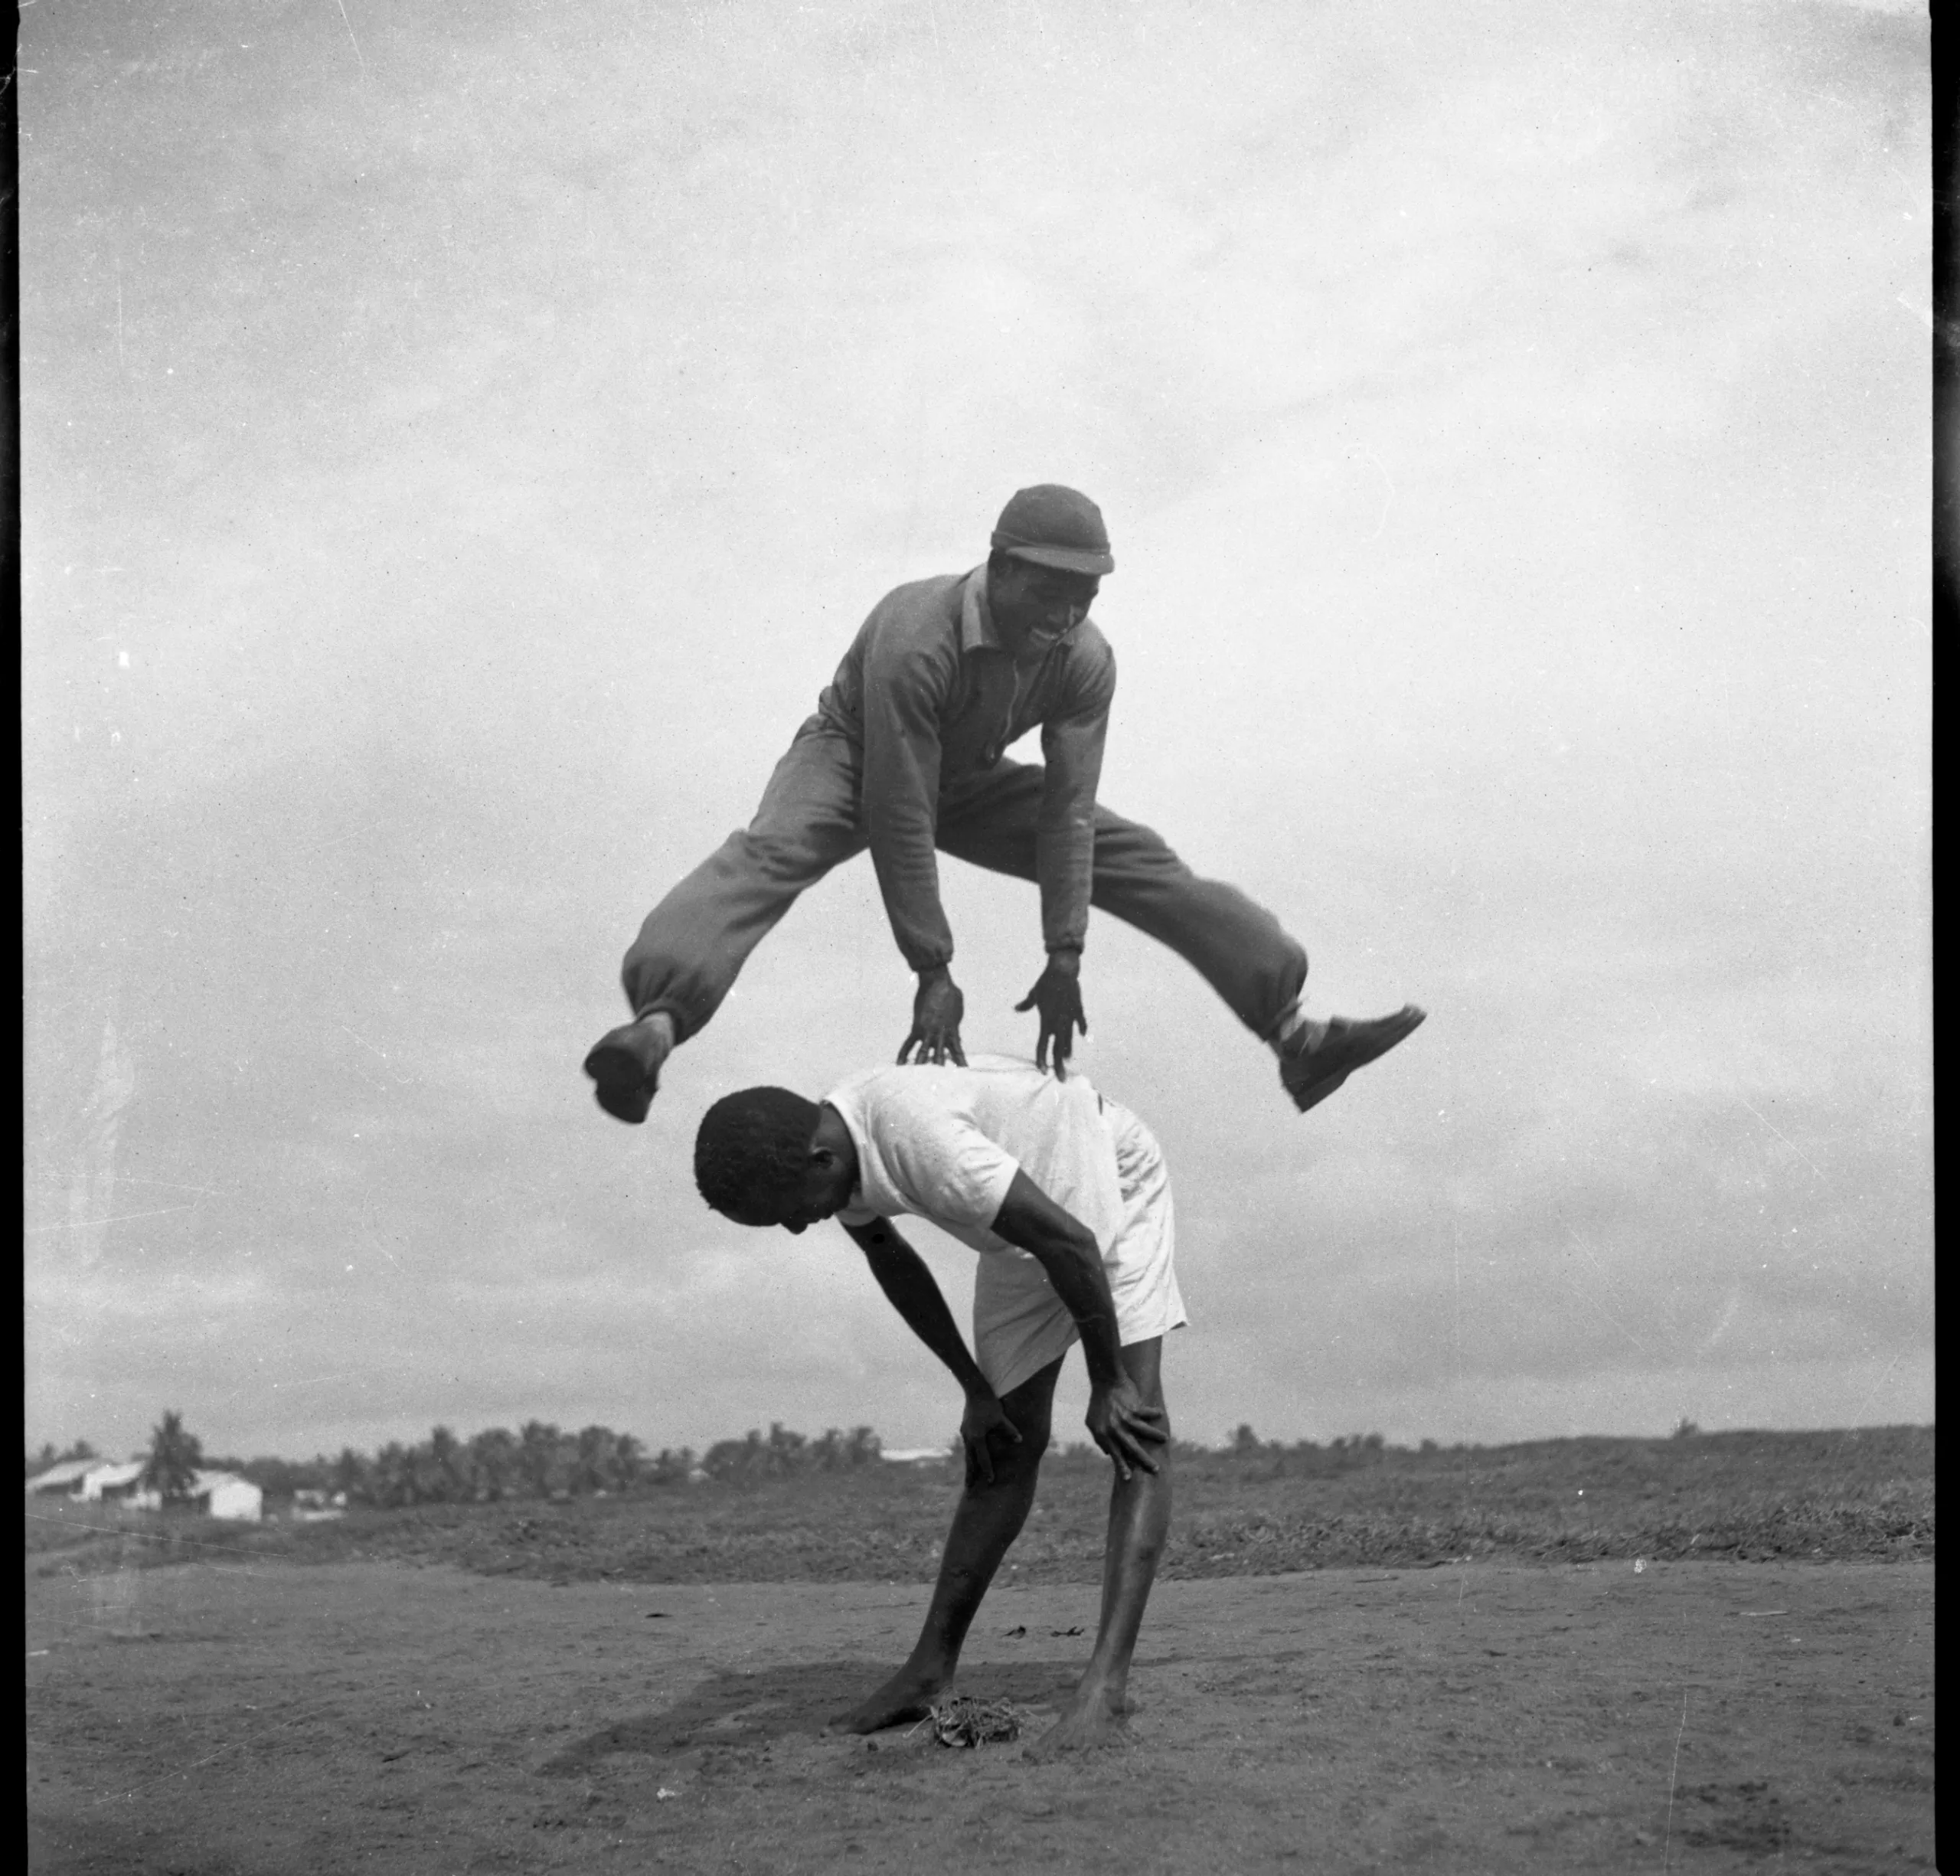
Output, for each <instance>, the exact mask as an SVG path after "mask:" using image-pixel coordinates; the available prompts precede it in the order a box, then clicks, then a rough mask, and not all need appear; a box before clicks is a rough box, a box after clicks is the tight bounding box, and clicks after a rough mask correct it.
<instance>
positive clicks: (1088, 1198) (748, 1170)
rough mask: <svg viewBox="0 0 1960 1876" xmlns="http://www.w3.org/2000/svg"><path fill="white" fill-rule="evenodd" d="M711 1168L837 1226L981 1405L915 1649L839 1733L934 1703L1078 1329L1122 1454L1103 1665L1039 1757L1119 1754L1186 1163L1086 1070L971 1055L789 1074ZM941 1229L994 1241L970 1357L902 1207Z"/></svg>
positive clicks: (1108, 1566)
mask: <svg viewBox="0 0 1960 1876" xmlns="http://www.w3.org/2000/svg"><path fill="white" fill-rule="evenodd" d="M694 1178H695V1182H696V1184H697V1185H699V1187H700V1188H701V1196H702V1197H703V1198H705V1199H706V1200H707V1202H708V1203H709V1204H710V1205H711V1206H713V1207H714V1209H715V1210H716V1211H719V1212H721V1213H723V1214H725V1215H726V1216H727V1217H730V1218H733V1219H734V1220H735V1221H737V1223H738V1224H750V1225H759V1226H763V1225H781V1226H782V1227H784V1228H785V1229H786V1230H787V1231H795V1232H801V1231H805V1230H807V1229H808V1227H810V1226H811V1225H812V1224H815V1222H816V1221H818V1219H821V1218H830V1217H835V1218H836V1219H837V1220H838V1222H839V1223H840V1224H842V1225H843V1227H844V1230H845V1231H847V1232H848V1233H849V1234H850V1235H851V1237H852V1238H854V1240H856V1242H857V1244H858V1246H859V1247H860V1248H861V1250H863V1251H864V1256H865V1258H866V1260H867V1262H868V1263H870V1265H871V1274H872V1275H873V1276H874V1277H875V1278H876V1279H877V1282H878V1284H879V1286H880V1288H881V1289H883V1290H884V1293H885V1295H886V1296H887V1297H888V1298H889V1299H890V1302H891V1303H892V1306H893V1308H895V1309H897V1311H898V1312H899V1314H900V1315H901V1316H903V1318H904V1319H905V1321H906V1323H907V1324H908V1325H910V1328H911V1329H912V1332H913V1334H914V1335H916V1336H917V1337H918V1338H919V1339H920V1341H921V1342H923V1343H924V1344H925V1345H926V1347H927V1348H929V1349H931V1350H932V1351H933V1354H935V1355H937V1356H938V1357H939V1359H940V1360H941V1361H942V1362H944V1363H945V1364H946V1367H947V1368H949V1369H950V1370H951V1371H952V1374H953V1377H954V1378H955V1380H956V1381H958V1382H959V1384H960V1386H961V1387H962V1389H963V1390H964V1391H965V1396H966V1407H965V1413H964V1414H963V1415H962V1418H961V1420H960V1429H959V1436H960V1443H961V1446H962V1449H963V1450H964V1453H965V1489H964V1490H963V1492H962V1494H961V1496H960V1500H959V1505H958V1507H957V1508H956V1509H955V1512H954V1513H953V1520H952V1531H950V1532H949V1534H948V1536H947V1538H946V1550H945V1553H944V1554H943V1556H942V1558H941V1560H940V1564H939V1580H938V1582H937V1583H936V1586H935V1587H934V1589H933V1600H932V1603H931V1605H930V1606H929V1609H928V1610H927V1611H926V1620H925V1626H924V1627H923V1629H921V1631H920V1636H919V1639H918V1642H917V1644H916V1646H914V1647H913V1650H912V1652H911V1654H910V1656H909V1657H908V1658H907V1659H906V1662H905V1664H904V1665H903V1667H901V1668H899V1670H898V1671H897V1673H895V1674H894V1675H892V1677H891V1678H890V1679H889V1680H888V1681H887V1682H885V1684H884V1685H883V1686H882V1687H880V1688H878V1689H877V1691H875V1692H874V1693H872V1694H871V1695H870V1696H869V1697H868V1698H867V1699H866V1700H864V1701H863V1702H862V1704H860V1705H859V1706H857V1707H856V1708H853V1709H852V1710H851V1711H850V1712H848V1713H847V1714H840V1715H839V1716H838V1720H837V1721H836V1724H838V1725H840V1726H843V1727H848V1728H849V1729H850V1730H851V1731H854V1732H859V1733H870V1732H874V1731H877V1729H879V1728H880V1727H887V1726H896V1725H897V1724H900V1722H902V1721H907V1720H916V1719H918V1718H920V1717H922V1716H923V1714H925V1713H926V1710H927V1708H929V1705H930V1704H931V1703H932V1702H933V1701H934V1700H935V1699H936V1698H937V1697H938V1696H939V1695H940V1694H941V1693H942V1691H944V1690H945V1689H946V1688H947V1687H948V1686H949V1685H950V1684H951V1682H952V1678H953V1672H954V1670H955V1668H957V1666H958V1665H959V1651H960V1647H961V1644H962V1642H964V1641H965V1639H966V1633H967V1630H968V1629H969V1627H971V1626H972V1622H973V1618H974V1616H975V1614H976V1613H978V1610H979V1607H980V1602H981V1599H982V1597H984V1596H985V1594H986V1593H987V1587H988V1584H989V1583H991V1582H992V1581H993V1580H994V1574H995V1571H996V1570H998V1569H999V1567H1000V1564H1001V1558H1002V1557H1004V1556H1005V1554H1007V1551H1008V1546H1009V1545H1010V1544H1012V1543H1013V1542H1014V1538H1016V1536H1017V1535H1018V1534H1019V1533H1020V1531H1021V1525H1022V1524H1023V1523H1024V1521H1025V1520H1026V1518H1027V1513H1028V1508H1029V1507H1030V1506H1031V1505H1032V1504H1033V1502H1034V1483H1035V1476H1036V1474H1037V1472H1038V1471H1039V1470H1040V1463H1041V1454H1042V1452H1043V1450H1044V1448H1045V1447H1046V1446H1047V1443H1048V1436H1049V1415H1050V1410H1051V1408H1052V1406H1053V1404H1054V1393H1055V1380H1056V1377H1057V1374H1060V1371H1061V1365H1062V1358H1063V1355H1065V1354H1066V1353H1067V1351H1068V1348H1069V1345H1070V1343H1072V1342H1075V1341H1076V1340H1077V1339H1078V1338H1079V1339H1080V1342H1081V1343H1082V1349H1083V1358H1084V1360H1085V1361H1086V1363H1087V1365H1088V1368H1089V1414H1088V1426H1089V1434H1090V1436H1091V1437H1092V1438H1093V1440H1095V1442H1096V1444H1097V1445H1098V1446H1100V1447H1101V1448H1102V1449H1103V1451H1104V1452H1105V1453H1107V1454H1108V1455H1109V1458H1110V1460H1111V1462H1112V1464H1113V1466H1114V1467H1115V1472H1116V1477H1115V1479H1114V1482H1113V1483H1112V1487H1111V1492H1110V1502H1109V1544H1108V1549H1107V1551H1106V1554H1105V1556H1104V1559H1103V1606H1102V1614H1101V1616H1100V1619H1099V1623H1098V1625H1097V1628H1096V1645H1095V1648H1094V1650H1093V1652H1092V1653H1091V1655H1090V1656H1089V1666H1088V1668H1087V1669H1086V1672H1084V1673H1083V1677H1082V1680H1081V1682H1080V1685H1078V1686H1077V1687H1076V1689H1075V1691H1074V1693H1073V1695H1072V1696H1071V1697H1070V1699H1069V1701H1068V1702H1067V1705H1066V1707H1065V1708H1064V1709H1063V1713H1062V1715H1061V1717H1060V1720H1059V1721H1057V1723H1056V1724H1055V1726H1054V1727H1053V1728H1052V1729H1051V1730H1050V1731H1049V1732H1048V1733H1047V1734H1046V1735H1044V1737H1043V1738H1042V1739H1041V1740H1040V1741H1038V1742H1037V1744H1036V1747H1035V1750H1037V1752H1041V1751H1053V1750H1063V1749H1067V1748H1070V1747H1080V1746H1093V1745H1099V1744H1103V1743H1105V1742H1106V1741H1107V1740H1109V1739H1111V1738H1112V1737H1113V1736H1114V1734H1115V1733H1116V1730H1117V1729H1118V1728H1119V1727H1120V1725H1121V1724H1122V1720H1123V1716H1124V1714H1125V1711H1127V1707H1126V1699H1125V1690H1126V1688H1127V1685H1128V1682H1129V1668H1130V1658H1131V1655H1132V1653H1133V1652H1135V1647H1136V1638H1137V1631H1138V1627H1139V1626H1141V1624H1142V1620H1143V1611H1144V1605H1145V1602H1146V1601H1147V1600H1148V1597H1149V1594H1150V1586H1151V1583H1152V1579H1153V1578H1154V1577H1155V1574H1156V1571H1157V1564H1158V1557H1160V1556H1161V1554H1162V1552H1163V1548H1164V1538H1165V1531H1166V1529H1167V1528H1168V1525H1169V1522H1170V1517H1171V1448H1170V1433H1171V1430H1170V1425H1169V1422H1168V1420H1167V1419H1166V1417H1165V1407H1164V1391H1163V1384H1162V1380H1161V1374H1160V1372H1159V1364H1160V1361H1161V1355H1162V1352H1163V1338H1164V1337H1165V1335H1167V1334H1168V1332H1170V1331H1171V1330H1172V1329H1177V1328H1178V1327H1180V1326H1181V1325H1182V1324H1183V1322H1184V1319H1185V1318H1184V1300H1183V1299H1182V1297H1181V1296H1179V1294H1178V1280H1177V1274H1176V1272H1175V1271H1174V1269H1173V1268H1172V1262H1171V1259H1172V1250H1173V1242H1172V1240H1173V1238H1174V1220H1173V1217H1172V1212H1171V1185H1170V1178H1169V1175H1168V1174H1167V1172H1165V1166H1164V1158H1163V1155H1162V1153H1161V1151H1160V1149H1158V1144H1157V1142H1156V1140H1155V1139H1154V1138H1153V1137H1152V1134H1151V1132H1150V1130H1149V1129H1148V1128H1147V1127H1146V1126H1145V1125H1144V1124H1143V1123H1142V1121H1141V1120H1139V1119H1137V1117H1136V1116H1135V1115H1134V1114H1132V1113H1129V1111H1128V1110H1125V1109H1124V1108H1122V1107H1121V1106H1118V1105H1117V1103H1115V1102H1114V1101H1112V1100H1109V1099H1107V1097H1104V1096H1102V1095H1099V1094H1098V1093H1096V1090H1095V1089H1094V1088H1093V1087H1091V1086H1090V1085H1089V1083H1088V1082H1087V1081H1086V1080H1085V1079H1084V1078H1083V1077H1082V1076H1081V1075H1080V1074H1077V1075H1075V1076H1073V1077H1070V1079H1069V1080H1067V1081H1063V1080H1058V1079H1057V1078H1056V1077H1054V1076H1052V1075H1050V1074H1046V1073H1044V1071H1043V1070H1040V1068H1038V1067H1036V1066H1035V1065H1034V1064H1032V1063H1029V1062H1024V1061H1014V1060H1011V1059H1010V1058H1008V1057H1001V1056H984V1055H976V1056H975V1057H974V1058H973V1060H972V1062H970V1063H969V1064H932V1065H927V1066H924V1067H918V1066H914V1067H886V1068H876V1069H872V1070H868V1071H867V1072H866V1073H864V1074H860V1075H856V1076H854V1077H852V1078H851V1080H848V1081H846V1082H844V1083H843V1084H842V1085H841V1086H840V1087H836V1088H834V1089H832V1090H831V1092H830V1093H829V1094H828V1096H827V1097H825V1099H824V1100H822V1101H821V1102H818V1101H811V1100H805V1098H804V1097H802V1096H801V1095H798V1094H792V1093H790V1092H789V1090H786V1089H782V1088H748V1089H744V1090H743V1091H742V1092H740V1093H737V1094H730V1095H727V1096H724V1097H723V1098H722V1099H721V1100H719V1101H717V1102H716V1103H715V1104H714V1106H712V1107H710V1109H709V1110H708V1111H707V1114H706V1116H704V1118H703V1119H702V1121H701V1128H700V1131H699V1132H698V1134H697V1137H696V1139H695V1142H694ZM908 1213H909V1214H913V1215H914V1216H916V1217H923V1218H926V1219H928V1220H929V1221H931V1222H932V1223H933V1224H936V1225H938V1226H939V1227H941V1229H942V1230H944V1231H947V1232H949V1233H950V1234H952V1236H953V1237H956V1238H959V1240H961V1241H962V1242H963V1243H965V1244H970V1245H971V1246H972V1247H973V1248H974V1249H975V1250H977V1251H978V1252H979V1253H980V1259H979V1268H978V1278H977V1280H976V1283H975V1288H974V1298H973V1348H972V1351H971V1352H969V1350H968V1348H967V1345H966V1343H965V1341H964V1340H963V1339H962V1337H961V1335H960V1332H959V1328H958V1326H957V1325H955V1322H954V1321H953V1319H952V1312H951V1311H950V1310H949V1309H948V1308H947V1306H946V1299H945V1298H944V1296H942V1294H941V1293H940V1290H939V1285H938V1284H937V1283H936V1282H935V1281H934V1280H933V1274H932V1273H931V1271H930V1270H929V1269H928V1268H927V1267H926V1264H925V1263H924V1261H923V1259H921V1258H920V1256H919V1254H918V1253H917V1252H916V1251H915V1250H913V1248H912V1247H911V1246H910V1244H907V1243H906V1241H905V1240H904V1238H903V1237H901V1236H900V1234H899V1232H898V1230H897V1227H896V1226H894V1225H893V1223H892V1221H893V1219H894V1218H896V1217H903V1216H904V1215H905V1214H908Z"/></svg>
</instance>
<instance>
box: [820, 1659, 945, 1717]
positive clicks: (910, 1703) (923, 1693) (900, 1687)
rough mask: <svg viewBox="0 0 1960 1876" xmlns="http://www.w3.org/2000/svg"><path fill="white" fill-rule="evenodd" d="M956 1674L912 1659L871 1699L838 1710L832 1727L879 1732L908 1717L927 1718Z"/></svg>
mask: <svg viewBox="0 0 1960 1876" xmlns="http://www.w3.org/2000/svg"><path fill="white" fill-rule="evenodd" d="M951 1679H952V1675H950V1674H945V1673H936V1672H933V1671H932V1670H930V1669H928V1668H915V1667H913V1665H912V1664H911V1663H910V1662H906V1665H904V1666H903V1667H902V1668H900V1669H899V1671H898V1672H897V1673H896V1674H894V1675H893V1676H892V1677H891V1678H890V1680H889V1681H887V1682H886V1683H885V1684H884V1686H883V1687H881V1688H879V1689H878V1691H877V1692H876V1693H875V1694H874V1695H872V1696H871V1698H870V1699H869V1700H866V1701H860V1702H859V1704H857V1705H856V1706H854V1707H853V1708H851V1711H849V1712H848V1713H840V1714H838V1715H837V1716H836V1717H835V1719H833V1720H832V1721H831V1723H830V1724H831V1729H832V1730H833V1731H836V1732H840V1733H876V1732H880V1731H883V1730H884V1728H885V1727H888V1726H903V1724H905V1722H906V1721H908V1720H923V1719H924V1718H925V1717H926V1710H927V1709H928V1708H929V1707H930V1706H931V1705H932V1704H933V1701H935V1700H936V1699H938V1698H939V1695H941V1694H942V1693H943V1692H944V1691H946V1684H947V1682H949V1681H950V1680H951Z"/></svg>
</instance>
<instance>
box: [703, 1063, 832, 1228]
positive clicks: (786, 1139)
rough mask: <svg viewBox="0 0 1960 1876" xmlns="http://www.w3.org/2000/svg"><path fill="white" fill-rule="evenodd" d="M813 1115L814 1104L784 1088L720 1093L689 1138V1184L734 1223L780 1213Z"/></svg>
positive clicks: (804, 1156)
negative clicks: (691, 1169) (691, 1173)
mask: <svg viewBox="0 0 1960 1876" xmlns="http://www.w3.org/2000/svg"><path fill="white" fill-rule="evenodd" d="M818 1112H819V1110H818V1106H817V1103H815V1101H812V1100H805V1099H804V1097H802V1095H800V1094H792V1093H790V1091H789V1090H788V1089H787V1088H743V1089H742V1090H740V1091H739V1092H737V1093H733V1094H724V1096H723V1097H721V1099H720V1100H718V1101H717V1102H716V1103H715V1104H714V1106H712V1107H710V1109H709V1110H707V1113H704V1115H702V1116H701V1126H700V1128H699V1129H698V1130H697V1132H696V1133H695V1135H694V1184H695V1185H697V1186H698V1187H699V1188H701V1197H702V1198H704V1199H706V1200H707V1202H708V1203H709V1204H710V1205H711V1206H713V1207H714V1209H715V1210H716V1211H718V1212H720V1213H721V1214H723V1216H724V1217H730V1218H733V1219H734V1220H735V1221H736V1222H737V1224H761V1223H765V1222H769V1221H767V1220H766V1219H759V1218H757V1217H756V1215H755V1214H756V1213H758V1212H763V1213H767V1212H772V1211H778V1210H780V1209H782V1208H786V1206H787V1205H788V1204H789V1201H791V1200H792V1199H793V1198H795V1195H796V1189H797V1188H798V1186H799V1185H800V1184H801V1183H802V1178H803V1172H804V1168H805V1167H806V1166H808V1164H809V1160H810V1142H811V1141H812V1139H813V1138H814V1137H815V1134H816V1130H817V1117H818Z"/></svg>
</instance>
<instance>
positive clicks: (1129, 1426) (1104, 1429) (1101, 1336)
mask: <svg viewBox="0 0 1960 1876" xmlns="http://www.w3.org/2000/svg"><path fill="white" fill-rule="evenodd" d="M993 1230H994V1232H995V1235H996V1236H997V1237H1004V1238H1005V1239H1006V1240H1007V1241H1008V1243H1009V1244H1015V1245H1018V1246H1019V1247H1021V1250H1024V1251H1026V1252H1027V1253H1028V1254H1029V1255H1030V1256H1031V1257H1034V1259H1035V1260H1036V1261H1037V1263H1040V1266H1041V1267H1042V1269H1043V1270H1045V1271H1046V1272H1047V1276H1048V1281H1049V1282H1050V1283H1052V1284H1054V1286H1055V1294H1056V1295H1057V1296H1059V1297H1060V1298H1061V1299H1062V1302H1063V1306H1065V1307H1066V1308H1067V1310H1068V1312H1069V1314H1070V1315H1072V1316H1073V1317H1074V1318H1075V1325H1076V1329H1077V1330H1078V1332H1080V1335H1081V1336H1082V1352H1083V1359H1084V1360H1085V1361H1087V1363H1088V1364H1089V1416H1088V1425H1089V1437H1090V1438H1091V1439H1093V1440H1094V1441H1095V1442H1096V1444H1097V1445H1098V1446H1100V1447H1101V1448H1102V1449H1103V1451H1104V1452H1105V1453H1108V1454H1109V1457H1110V1459H1111V1461H1112V1463H1114V1465H1115V1466H1116V1472H1117V1475H1118V1476H1119V1477H1120V1478H1123V1479H1127V1478H1129V1476H1130V1468H1131V1467H1132V1466H1138V1467H1140V1468H1141V1469H1142V1470H1143V1471H1145V1472H1155V1471H1156V1469H1157V1462H1156V1460H1155V1459H1154V1458H1152V1456H1151V1452H1150V1449H1151V1447H1152V1446H1161V1445H1162V1444H1163V1443H1164V1439H1165V1433H1164V1412H1163V1410H1162V1409H1161V1407H1151V1406H1149V1405H1148V1404H1146V1403H1145V1400H1144V1397H1143V1396H1142V1394H1141V1393H1140V1392H1139V1391H1138V1388H1137V1386H1136V1384H1135V1382H1134V1381H1132V1380H1131V1379H1130V1378H1129V1374H1128V1373H1127V1372H1126V1371H1125V1369H1124V1367H1123V1361H1122V1341H1121V1338H1119V1335H1118V1334H1117V1332H1116V1299H1115V1298H1114V1297H1113V1296H1111V1294H1110V1293H1109V1276H1108V1275H1107V1273H1106V1272H1105V1271H1104V1270H1103V1255H1102V1252H1101V1251H1100V1250H1099V1248H1098V1247H1097V1245H1096V1234H1095V1233H1094V1232H1093V1231H1090V1230H1089V1227H1088V1226H1087V1225H1086V1224H1083V1223H1082V1222H1081V1221H1080V1219H1078V1218H1076V1217H1073V1215H1072V1214H1070V1213H1068V1212H1067V1211H1063V1209H1062V1208H1061V1207H1060V1205H1058V1204H1056V1203H1055V1201H1054V1200H1053V1199H1052V1198H1050V1197H1049V1196H1048V1195H1047V1193H1046V1192H1044V1191H1042V1189H1041V1188H1040V1186H1038V1185H1036V1184H1035V1183H1034V1181H1033V1180H1032V1179H1031V1178H1029V1177H1028V1176H1027V1174H1026V1173H1025V1172H1016V1173H1015V1174H1014V1183H1013V1184H1012V1185H1010V1186H1009V1187H1008V1195H1007V1197H1006V1198H1005V1199H1004V1200H1003V1201H1001V1209H1000V1211H999V1214H998V1215H997V1216H996V1217H995V1220H994V1224H993Z"/></svg>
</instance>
